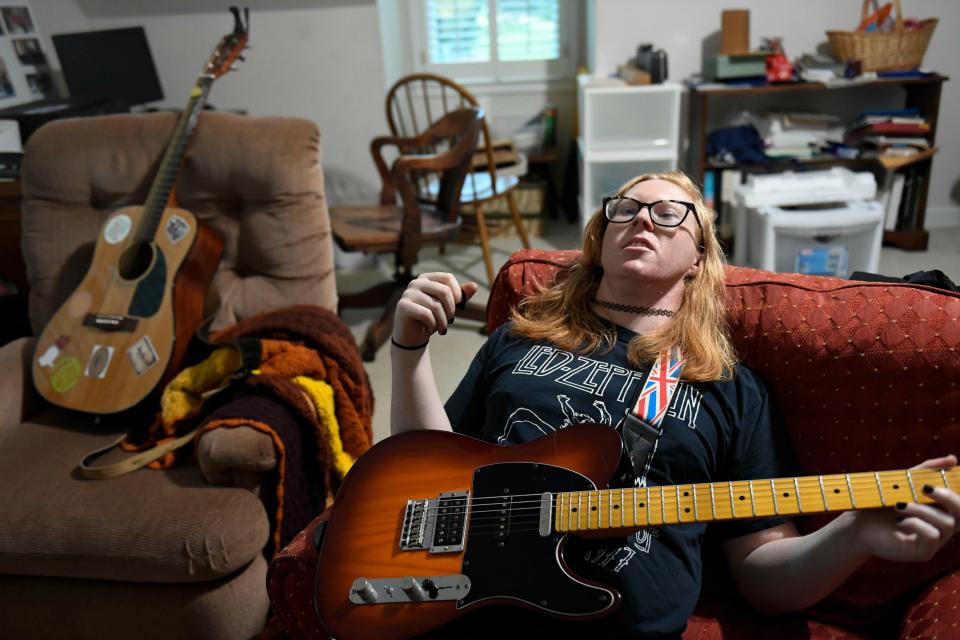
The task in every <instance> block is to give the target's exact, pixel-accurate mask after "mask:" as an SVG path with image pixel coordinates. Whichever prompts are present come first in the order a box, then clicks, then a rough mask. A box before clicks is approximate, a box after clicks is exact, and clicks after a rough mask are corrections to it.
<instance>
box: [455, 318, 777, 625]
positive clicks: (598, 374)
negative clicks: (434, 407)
mask: <svg viewBox="0 0 960 640" xmlns="http://www.w3.org/2000/svg"><path fill="white" fill-rule="evenodd" d="M617 332H618V339H617V342H616V344H615V345H614V347H613V349H611V350H609V351H606V350H601V351H603V352H601V353H597V352H594V353H593V354H591V355H579V354H576V353H571V352H568V351H564V350H562V349H558V348H556V347H554V346H553V345H551V344H550V343H548V342H534V341H531V340H529V339H527V338H524V337H522V336H519V335H517V334H515V333H513V332H511V331H510V325H504V326H502V327H500V328H499V329H497V330H496V331H495V332H494V333H493V334H492V335H491V336H490V338H489V339H488V340H487V342H486V343H485V344H484V346H483V347H482V348H481V349H480V351H479V352H478V353H477V355H476V357H475V358H474V360H473V362H472V363H471V365H470V368H469V370H468V371H467V374H466V376H465V377H464V379H463V380H462V381H461V383H460V385H459V386H458V387H457V389H456V391H454V393H453V395H452V396H451V397H450V399H449V400H448V401H447V403H446V406H445V409H446V411H447V415H448V416H449V418H450V423H451V424H452V425H453V429H454V431H456V432H458V433H462V434H465V435H469V436H473V437H476V438H480V439H483V440H486V441H488V442H495V443H498V444H518V443H522V442H529V441H531V440H534V439H536V438H539V437H541V436H543V435H545V434H547V433H550V432H553V431H556V430H558V429H563V428H565V427H568V426H571V425H576V424H581V423H594V424H608V425H611V426H612V427H618V426H619V425H620V423H621V421H622V420H623V417H624V412H625V411H626V410H627V405H628V404H629V403H630V402H631V400H633V398H634V396H635V395H636V393H637V387H638V385H640V384H641V383H642V382H643V379H644V377H645V376H646V373H647V371H646V369H642V370H636V369H634V368H633V367H632V366H631V365H630V364H629V362H628V360H627V345H628V344H629V342H630V339H631V338H632V337H634V335H635V334H634V333H633V332H631V331H629V330H627V329H625V328H622V327H617ZM662 427H663V431H662V435H661V436H660V438H659V440H658V441H657V443H656V445H655V446H654V449H653V452H652V455H651V458H650V464H649V470H648V471H647V473H646V477H644V478H641V479H640V480H639V482H640V484H641V486H658V485H675V484H689V483H702V482H720V481H729V480H753V479H757V478H776V477H783V476H784V475H786V472H787V471H789V470H790V469H791V468H792V462H791V461H792V451H791V449H790V446H789V443H788V442H787V440H786V437H785V434H784V433H783V431H782V430H781V429H778V428H775V427H774V425H773V421H772V419H771V409H770V406H769V402H768V398H767V392H766V389H765V387H764V386H763V384H762V382H761V381H760V380H759V379H758V378H757V377H756V375H755V374H754V373H753V372H752V371H750V370H749V369H748V368H746V367H743V366H738V367H737V368H736V371H735V373H734V376H733V378H732V379H731V380H729V381H721V382H710V383H695V384H688V383H686V382H681V383H680V384H679V385H678V387H677V389H676V391H675V393H674V395H673V398H672V399H671V402H670V407H669V410H668V412H667V415H666V417H665V418H664V420H663V424H662ZM785 521H786V519H784V518H765V519H761V520H745V521H737V522H724V523H715V524H713V525H712V527H714V529H712V531H713V532H714V533H715V534H719V537H720V538H721V539H727V538H733V537H737V536H741V535H746V534H748V533H752V532H755V531H760V530H763V529H766V528H769V527H772V526H775V525H778V524H782V523H783V522H785ZM706 526H707V525H706V524H703V523H700V524H685V525H676V526H669V527H653V528H646V529H642V530H640V531H638V532H636V533H635V534H633V535H631V536H630V537H628V538H626V539H623V540H609V541H607V544H605V545H603V546H600V547H598V546H596V545H593V546H591V550H590V551H589V552H588V553H587V558H586V559H587V560H588V561H590V562H592V563H593V564H595V565H599V566H601V567H603V568H605V569H606V570H608V571H609V572H610V574H609V575H610V576H611V578H614V581H615V582H619V588H620V591H621V594H622V595H623V601H624V606H625V609H626V613H627V614H628V617H629V619H630V623H631V628H630V631H631V633H635V634H638V635H644V636H658V635H672V634H676V633H678V632H680V631H682V630H683V628H684V626H685V625H686V621H687V618H688V617H689V615H690V613H691V612H692V611H693V607H694V605H695V604H696V602H697V598H698V596H699V593H700V574H701V564H700V546H701V543H702V540H703V535H704V532H705V530H706Z"/></svg>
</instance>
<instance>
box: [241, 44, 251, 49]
mask: <svg viewBox="0 0 960 640" xmlns="http://www.w3.org/2000/svg"><path fill="white" fill-rule="evenodd" d="M243 48H244V50H246V49H253V45H252V44H245V45H243Z"/></svg>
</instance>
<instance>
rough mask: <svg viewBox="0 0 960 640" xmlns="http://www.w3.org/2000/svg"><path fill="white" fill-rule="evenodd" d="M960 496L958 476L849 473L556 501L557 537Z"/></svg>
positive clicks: (558, 496) (578, 495)
mask: <svg viewBox="0 0 960 640" xmlns="http://www.w3.org/2000/svg"><path fill="white" fill-rule="evenodd" d="M927 484H928V485H931V486H934V487H947V488H956V487H958V486H960V468H957V467H955V468H953V469H950V470H940V469H913V470H903V471H879V472H867V473H848V474H837V475H826V476H806V477H798V478H777V479H772V480H742V481H735V482H714V483H703V484H685V485H674V486H662V487H639V488H631V489H603V490H598V491H568V492H561V493H555V494H554V495H553V504H554V528H555V530H556V531H558V532H562V533H563V532H589V531H597V532H601V531H604V530H609V529H637V528H641V527H648V526H663V525H673V524H689V523H694V522H713V521H717V520H733V519H747V518H763V517H769V516H777V515H781V516H793V515H801V514H816V513H826V512H831V511H847V510H850V509H876V508H881V507H893V506H894V505H896V504H897V503H898V502H923V503H932V502H933V499H932V498H930V497H928V496H927V495H926V494H924V493H923V485H927Z"/></svg>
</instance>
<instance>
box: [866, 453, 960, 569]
mask: <svg viewBox="0 0 960 640" xmlns="http://www.w3.org/2000/svg"><path fill="white" fill-rule="evenodd" d="M956 464H957V458H956V456H953V455H949V456H945V457H943V458H934V459H932V460H927V461H925V462H924V463H922V464H920V465H918V466H916V467H914V469H941V468H943V469H949V468H952V467H954V466H956ZM932 489H933V491H932V492H929V493H928V492H926V491H925V493H926V495H927V496H928V497H930V498H933V500H934V501H935V502H936V504H934V505H928V504H920V503H917V502H910V503H905V504H904V503H901V505H898V506H897V508H895V509H892V510H891V509H883V510H871V511H857V512H856V513H855V514H854V515H855V523H856V524H855V526H856V527H857V528H858V529H859V531H858V538H857V543H858V544H861V545H863V547H862V548H863V549H864V550H865V551H867V552H869V553H871V554H872V555H874V556H877V557H880V558H884V559H886V560H896V561H900V562H917V561H926V560H929V559H930V558H932V557H933V555H934V554H935V553H936V552H937V551H939V550H940V549H941V548H942V547H943V545H945V544H946V543H947V541H948V540H950V538H951V537H953V534H954V533H956V532H957V530H958V529H960V495H957V493H956V492H954V491H951V490H950V489H945V488H943V487H932ZM900 506H903V508H900Z"/></svg>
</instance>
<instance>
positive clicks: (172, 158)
mask: <svg viewBox="0 0 960 640" xmlns="http://www.w3.org/2000/svg"><path fill="white" fill-rule="evenodd" d="M212 81H213V79H212V78H211V77H209V76H204V75H203V74H201V76H200V77H199V78H197V83H196V85H194V87H193V90H192V91H191V92H190V99H189V101H188V102H187V106H186V108H185V109H184V111H183V113H182V114H181V115H180V118H179V119H178V120H177V125H176V127H175V128H174V130H173V135H172V136H171V138H170V143H169V144H168V145H167V150H166V152H165V153H164V154H163V160H162V161H161V163H160V168H159V169H158V170H157V177H156V178H155V179H154V181H153V186H151V188H150V193H149V194H148V195H147V201H146V202H145V203H144V210H145V211H144V216H143V218H142V220H141V222H140V225H139V226H138V228H137V230H136V237H137V239H138V240H140V241H143V242H150V241H151V240H153V237H154V236H155V235H156V233H157V228H158V227H159V225H160V220H161V218H162V217H163V211H164V209H166V207H167V204H168V201H169V199H170V194H171V192H172V190H173V183H174V181H176V179H177V173H178V172H179V170H180V163H181V162H183V156H184V153H185V152H186V150H187V144H189V142H190V137H191V136H192V135H193V130H194V129H195V128H196V126H197V121H198V120H199V119H200V112H201V111H202V110H203V105H204V103H205V102H206V98H207V94H208V93H209V91H210V85H211V83H212Z"/></svg>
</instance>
